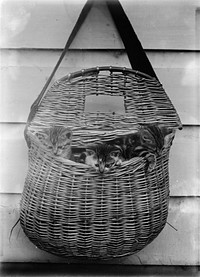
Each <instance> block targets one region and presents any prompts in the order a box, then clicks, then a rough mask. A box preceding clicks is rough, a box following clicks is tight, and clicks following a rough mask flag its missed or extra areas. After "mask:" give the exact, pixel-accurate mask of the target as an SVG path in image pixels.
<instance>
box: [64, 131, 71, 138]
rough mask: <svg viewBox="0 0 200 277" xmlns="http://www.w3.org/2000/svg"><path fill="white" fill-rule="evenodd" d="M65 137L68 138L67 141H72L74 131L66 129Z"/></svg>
mask: <svg viewBox="0 0 200 277" xmlns="http://www.w3.org/2000/svg"><path fill="white" fill-rule="evenodd" d="M65 136H66V138H67V139H71V138H72V131H71V130H70V129H66V131H65Z"/></svg>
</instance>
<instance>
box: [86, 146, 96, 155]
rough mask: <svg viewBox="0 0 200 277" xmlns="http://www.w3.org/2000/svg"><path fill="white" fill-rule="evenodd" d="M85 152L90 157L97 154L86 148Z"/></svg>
mask: <svg viewBox="0 0 200 277" xmlns="http://www.w3.org/2000/svg"><path fill="white" fill-rule="evenodd" d="M85 152H86V154H87V155H89V156H92V155H94V154H95V151H94V150H92V149H89V148H86V150H85Z"/></svg>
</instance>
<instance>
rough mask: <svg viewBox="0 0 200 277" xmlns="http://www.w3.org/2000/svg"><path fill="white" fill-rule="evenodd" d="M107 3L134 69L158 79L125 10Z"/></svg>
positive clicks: (108, 0) (116, 0) (114, 1)
mask: <svg viewBox="0 0 200 277" xmlns="http://www.w3.org/2000/svg"><path fill="white" fill-rule="evenodd" d="M94 1H95V0H87V2H86V4H85V5H84V7H83V9H82V11H81V13H80V15H79V17H78V20H77V22H76V24H75V26H74V28H73V30H72V32H71V34H70V36H69V38H68V40H67V42H66V45H65V47H64V49H63V51H62V54H61V56H60V58H59V60H58V62H57V64H56V66H55V67H54V69H53V71H52V73H51V75H50V76H49V78H48V80H47V82H46V83H45V85H44V87H43V89H42V91H41V92H40V94H39V95H38V97H37V99H36V100H35V101H34V103H33V104H32V106H31V110H30V114H29V116H28V119H27V124H26V128H25V132H26V130H27V128H28V125H29V123H30V122H31V121H32V119H33V117H34V116H35V114H36V111H37V109H38V106H39V104H40V102H41V100H42V98H43V96H44V94H45V92H46V90H47V88H48V86H49V84H50V82H51V80H52V78H53V76H54V75H55V73H56V70H57V69H58V67H59V65H60V63H61V62H62V60H63V58H64V56H65V54H66V52H67V50H68V49H69V47H70V45H71V43H72V41H73V39H74V37H75V36H76V34H77V32H78V31H79V29H80V27H81V25H82V23H83V22H84V20H85V18H86V17H87V15H88V13H89V11H90V9H91V7H92V5H93V2H94ZM105 2H106V4H107V6H108V9H109V11H110V13H111V15H112V18H113V20H114V22H115V25H116V27H117V29H118V32H119V34H120V36H121V38H122V41H123V43H124V46H125V49H126V51H127V55H128V58H129V61H130V64H131V66H132V68H133V69H135V70H138V71H141V72H144V73H146V74H148V75H150V76H152V77H155V78H156V79H158V78H157V76H156V74H155V72H154V70H153V68H152V66H151V63H150V62H149V60H148V58H147V56H146V54H145V52H144V50H143V48H142V45H141V43H140V41H139V39H138V37H137V35H136V33H135V32H134V30H133V27H132V25H131V23H130V21H129V19H128V17H127V15H126V13H125V12H124V10H123V8H122V6H121V4H120V2H119V0H105ZM119 18H120V20H119Z"/></svg>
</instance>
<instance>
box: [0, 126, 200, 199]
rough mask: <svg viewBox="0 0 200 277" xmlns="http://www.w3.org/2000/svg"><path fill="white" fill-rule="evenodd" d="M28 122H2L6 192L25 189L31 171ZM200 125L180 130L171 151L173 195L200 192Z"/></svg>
mask: <svg viewBox="0 0 200 277" xmlns="http://www.w3.org/2000/svg"><path fill="white" fill-rule="evenodd" d="M24 128H25V125H24V124H20V125H19V124H15V125H14V124H2V125H1V127H0V130H1V134H2V136H1V146H0V149H1V150H0V153H1V158H0V159H1V162H0V163H1V168H0V176H1V183H2V184H1V187H0V192H2V193H21V192H22V189H23V186H24V180H25V177H26V173H27V146H26V142H25V140H24V137H23V130H24ZM198 143H199V129H197V128H195V127H185V128H184V129H183V130H182V131H177V134H176V138H175V140H174V143H173V146H172V148H171V152H170V167H169V170H170V190H171V196H200V190H199V182H200V179H199V175H198V156H199V147H198Z"/></svg>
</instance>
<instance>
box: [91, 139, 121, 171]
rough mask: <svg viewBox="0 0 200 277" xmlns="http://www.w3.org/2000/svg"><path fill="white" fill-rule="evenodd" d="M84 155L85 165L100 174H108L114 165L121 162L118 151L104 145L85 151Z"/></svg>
mask: <svg viewBox="0 0 200 277" xmlns="http://www.w3.org/2000/svg"><path fill="white" fill-rule="evenodd" d="M85 155H86V157H85V163H86V164H87V165H90V166H91V167H93V168H95V169H96V170H97V171H99V172H100V173H104V172H108V171H109V170H110V169H111V168H112V167H113V166H114V165H119V164H121V162H122V160H121V159H120V151H119V150H116V149H114V147H111V146H108V145H106V144H104V145H97V146H96V147H93V148H89V149H86V152H85Z"/></svg>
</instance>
